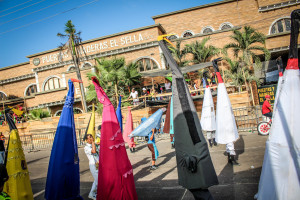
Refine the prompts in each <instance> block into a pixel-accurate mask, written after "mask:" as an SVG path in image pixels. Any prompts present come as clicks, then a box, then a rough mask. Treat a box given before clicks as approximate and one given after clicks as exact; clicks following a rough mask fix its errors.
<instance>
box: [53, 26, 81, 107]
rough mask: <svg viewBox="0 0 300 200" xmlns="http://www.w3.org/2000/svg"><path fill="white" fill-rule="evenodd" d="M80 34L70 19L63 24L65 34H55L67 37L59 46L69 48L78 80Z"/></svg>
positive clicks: (79, 77) (79, 75) (79, 76)
mask: <svg viewBox="0 0 300 200" xmlns="http://www.w3.org/2000/svg"><path fill="white" fill-rule="evenodd" d="M80 34H81V32H77V31H76V29H75V25H74V24H73V23H72V21H71V20H68V21H67V23H66V24H65V34H62V33H57V36H58V37H62V38H68V41H67V42H66V43H65V44H64V45H61V46H60V47H59V48H60V49H63V48H68V49H69V51H70V52H71V55H72V60H73V62H74V65H75V69H76V74H77V78H78V79H79V80H82V79H81V74H80V69H79V65H80V52H84V49H83V47H82V46H81V37H80ZM60 59H61V56H60ZM79 85H80V89H81V98H82V107H83V109H84V112H87V106H86V102H85V94H84V87H83V84H82V83H79Z"/></svg>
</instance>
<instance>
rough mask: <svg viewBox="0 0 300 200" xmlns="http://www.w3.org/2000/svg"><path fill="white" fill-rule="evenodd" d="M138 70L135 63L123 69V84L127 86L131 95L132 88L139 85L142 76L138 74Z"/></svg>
mask: <svg viewBox="0 0 300 200" xmlns="http://www.w3.org/2000/svg"><path fill="white" fill-rule="evenodd" d="M137 68H138V65H137V64H136V63H133V62H131V63H129V64H128V65H126V66H125V67H124V68H123V73H122V74H123V77H122V82H123V84H124V85H125V86H127V88H128V91H129V93H130V91H131V86H133V85H136V84H138V83H139V82H140V79H141V74H140V73H139V72H138V70H137Z"/></svg>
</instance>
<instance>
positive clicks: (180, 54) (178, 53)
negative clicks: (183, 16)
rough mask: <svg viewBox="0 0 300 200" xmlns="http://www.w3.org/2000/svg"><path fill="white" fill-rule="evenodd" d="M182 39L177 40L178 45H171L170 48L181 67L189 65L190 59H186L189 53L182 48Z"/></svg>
mask: <svg viewBox="0 0 300 200" xmlns="http://www.w3.org/2000/svg"><path fill="white" fill-rule="evenodd" d="M181 42H182V40H177V41H176V47H173V46H169V50H170V51H171V53H172V55H173V57H174V59H175V60H176V62H177V64H178V66H179V67H184V66H186V65H188V63H189V61H186V60H184V59H185V56H186V54H187V52H186V49H185V48H184V49H181Z"/></svg>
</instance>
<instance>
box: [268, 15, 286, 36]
mask: <svg viewBox="0 0 300 200" xmlns="http://www.w3.org/2000/svg"><path fill="white" fill-rule="evenodd" d="M290 30H291V19H290V18H283V19H279V20H277V21H276V22H274V23H273V24H272V26H271V29H270V34H276V33H282V32H287V31H290Z"/></svg>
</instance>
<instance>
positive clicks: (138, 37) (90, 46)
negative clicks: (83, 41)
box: [41, 33, 154, 63]
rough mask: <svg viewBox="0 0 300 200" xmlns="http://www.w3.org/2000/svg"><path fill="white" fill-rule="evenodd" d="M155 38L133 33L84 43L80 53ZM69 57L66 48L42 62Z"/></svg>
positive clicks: (43, 59)
mask: <svg viewBox="0 0 300 200" xmlns="http://www.w3.org/2000/svg"><path fill="white" fill-rule="evenodd" d="M153 38H154V36H153V35H142V34H141V33H139V34H133V35H129V36H124V37H121V38H119V39H118V40H117V39H112V40H108V41H101V42H97V43H93V44H87V45H83V49H82V48H81V49H80V50H79V53H80V54H81V55H84V52H85V53H86V54H89V53H94V52H100V51H102V50H107V49H109V48H114V47H122V46H124V45H130V44H133V43H137V42H141V41H144V40H150V39H153ZM83 51H84V52H83ZM69 57H71V55H70V54H69V51H68V50H65V51H63V52H61V53H54V54H50V55H46V56H42V58H41V60H42V63H49V62H56V61H62V60H63V59H67V58H69Z"/></svg>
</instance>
